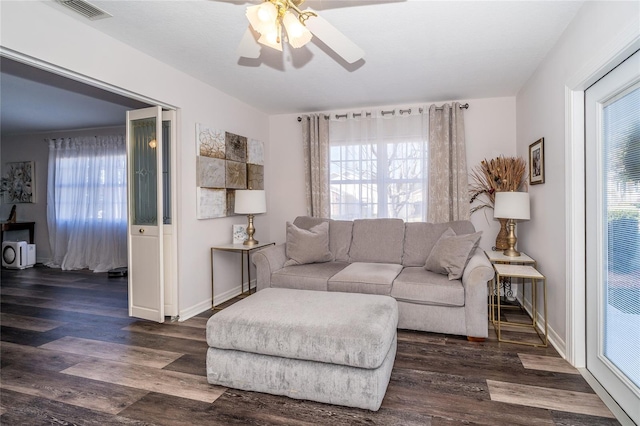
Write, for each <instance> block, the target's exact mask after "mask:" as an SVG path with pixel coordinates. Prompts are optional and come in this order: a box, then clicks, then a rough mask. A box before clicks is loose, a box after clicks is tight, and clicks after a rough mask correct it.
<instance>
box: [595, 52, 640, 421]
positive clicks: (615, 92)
mask: <svg viewBox="0 0 640 426" xmlns="http://www.w3.org/2000/svg"><path fill="white" fill-rule="evenodd" d="M585 158H586V164H585V165H586V168H585V169H586V170H587V171H588V172H587V173H586V182H585V184H586V191H585V193H586V212H585V214H586V319H587V323H586V342H587V345H586V346H587V347H586V367H587V370H589V372H590V373H591V374H592V375H593V376H594V378H595V379H596V380H598V382H600V384H601V385H602V386H603V387H604V389H605V390H606V391H607V392H608V393H609V394H610V395H611V396H612V397H613V399H614V400H615V401H616V402H617V403H618V405H619V406H620V407H621V408H622V409H623V410H624V411H625V412H626V414H627V415H628V416H629V417H630V418H631V419H632V420H633V421H634V422H636V423H639V422H640V363H639V362H638V359H640V53H638V52H636V53H635V54H633V55H632V56H630V57H629V58H627V59H626V60H625V61H624V62H623V63H622V64H620V65H619V66H618V67H617V68H615V69H614V70H612V71H611V72H610V73H609V74H607V75H606V76H604V77H603V78H602V79H600V80H599V81H598V82H596V83H595V84H594V85H592V86H591V87H590V88H588V89H587V90H586V91H585Z"/></svg>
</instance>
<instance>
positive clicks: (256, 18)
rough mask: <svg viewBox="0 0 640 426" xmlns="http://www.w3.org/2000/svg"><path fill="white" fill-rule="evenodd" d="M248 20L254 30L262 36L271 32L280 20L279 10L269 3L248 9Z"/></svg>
mask: <svg viewBox="0 0 640 426" xmlns="http://www.w3.org/2000/svg"><path fill="white" fill-rule="evenodd" d="M246 15H247V19H248V20H249V23H250V24H251V26H252V27H253V29H254V30H256V31H257V32H259V33H260V34H264V33H265V32H267V31H269V30H270V29H271V28H272V27H273V26H274V24H275V22H276V20H277V18H278V9H277V8H276V6H275V5H274V4H273V3H271V2H268V1H265V2H264V3H262V4H259V5H256V6H249V7H247V13H246Z"/></svg>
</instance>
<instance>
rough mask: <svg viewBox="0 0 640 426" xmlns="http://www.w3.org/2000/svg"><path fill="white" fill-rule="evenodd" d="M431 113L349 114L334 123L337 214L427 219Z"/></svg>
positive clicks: (333, 205) (333, 181)
mask: <svg viewBox="0 0 640 426" xmlns="http://www.w3.org/2000/svg"><path fill="white" fill-rule="evenodd" d="M426 128H427V125H426V118H425V117H424V116H423V115H422V114H407V113H405V114H402V115H399V116H390V117H389V116H386V117H385V116H380V117H365V118H357V117H354V118H346V119H338V120H335V121H332V122H331V125H330V136H329V140H330V170H329V173H330V178H329V179H330V192H331V218H333V219H343V220H352V219H357V218H383V217H388V218H401V219H404V220H405V221H408V222H411V221H424V220H426V216H427V212H426V206H427V203H426V201H427V138H426V134H427V132H426Z"/></svg>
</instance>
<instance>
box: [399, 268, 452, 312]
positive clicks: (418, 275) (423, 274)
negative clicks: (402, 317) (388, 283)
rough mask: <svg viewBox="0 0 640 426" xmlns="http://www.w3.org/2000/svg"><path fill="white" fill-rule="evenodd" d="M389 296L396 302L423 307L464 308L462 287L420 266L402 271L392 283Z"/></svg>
mask: <svg viewBox="0 0 640 426" xmlns="http://www.w3.org/2000/svg"><path fill="white" fill-rule="evenodd" d="M391 296H392V297H394V298H395V299H396V300H398V301H402V302H410V303H417V304H423V305H441V306H464V287H463V286H462V282H461V281H460V280H453V281H450V280H449V279H448V278H447V277H446V276H445V275H440V274H436V273H434V272H430V271H427V270H425V269H424V268H423V267H420V266H414V267H412V266H409V267H406V268H404V269H403V270H402V272H401V273H400V275H398V277H397V278H396V279H395V281H394V282H393V288H392V289H391Z"/></svg>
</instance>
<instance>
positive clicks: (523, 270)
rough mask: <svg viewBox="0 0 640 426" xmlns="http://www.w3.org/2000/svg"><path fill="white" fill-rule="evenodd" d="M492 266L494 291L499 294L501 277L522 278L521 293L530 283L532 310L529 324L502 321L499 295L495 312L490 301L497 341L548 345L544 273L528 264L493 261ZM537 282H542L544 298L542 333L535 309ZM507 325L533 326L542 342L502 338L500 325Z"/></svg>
mask: <svg viewBox="0 0 640 426" xmlns="http://www.w3.org/2000/svg"><path fill="white" fill-rule="evenodd" d="M493 268H494V269H495V271H496V277H495V279H494V280H493V282H494V291H496V292H498V295H499V291H500V280H501V279H502V278H521V279H522V288H523V293H524V288H525V285H526V284H529V283H530V284H531V311H532V315H531V324H523V323H516V322H509V321H503V320H502V318H501V315H500V309H501V303H500V297H497V300H498V303H497V304H495V306H496V307H497V312H495V313H494V312H493V310H494V303H493V301H492V303H491V310H492V312H491V321H492V322H493V326H494V328H495V330H496V334H497V335H498V341H499V342H506V343H517V344H521V345H529V346H536V347H545V348H546V347H547V345H548V340H549V339H548V332H547V279H546V278H545V276H544V275H542V274H541V273H540V272H538V270H537V269H535V268H534V267H533V266H529V265H508V264H504V263H495V264H494V265H493ZM538 284H542V291H543V295H544V296H543V300H544V306H543V309H544V319H545V321H544V334H540V331H539V330H538V309H537V303H538V290H537V288H538ZM503 324H504V325H509V326H513V327H526V328H533V330H534V331H535V332H536V333H537V334H538V337H539V338H540V340H541V341H542V344H538V343H529V342H520V341H514V340H508V339H503V338H502V325H503Z"/></svg>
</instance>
